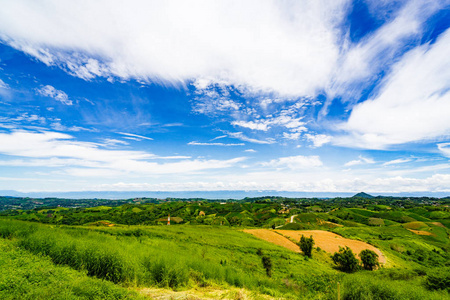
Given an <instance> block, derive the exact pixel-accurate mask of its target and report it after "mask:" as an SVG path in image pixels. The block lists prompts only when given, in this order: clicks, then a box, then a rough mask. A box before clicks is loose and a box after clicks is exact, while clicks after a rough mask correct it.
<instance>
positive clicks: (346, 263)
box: [331, 247, 359, 272]
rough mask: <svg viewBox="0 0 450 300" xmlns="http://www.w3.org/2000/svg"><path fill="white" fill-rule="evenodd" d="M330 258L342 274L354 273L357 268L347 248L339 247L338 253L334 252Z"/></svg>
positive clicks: (357, 264) (356, 261)
mask: <svg viewBox="0 0 450 300" xmlns="http://www.w3.org/2000/svg"><path fill="white" fill-rule="evenodd" d="M331 258H332V259H333V262H334V263H335V264H336V265H337V266H338V268H339V269H341V270H342V271H344V272H355V271H356V270H358V268H359V263H358V260H357V259H356V257H355V254H353V251H352V249H350V248H349V247H345V248H342V247H339V252H335V253H334V254H333V256H332V257H331Z"/></svg>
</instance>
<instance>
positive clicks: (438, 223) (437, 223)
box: [431, 222, 446, 228]
mask: <svg viewBox="0 0 450 300" xmlns="http://www.w3.org/2000/svg"><path fill="white" fill-rule="evenodd" d="M431 224H433V225H436V226H439V227H442V228H446V227H445V226H444V224H442V223H441V222H431Z"/></svg>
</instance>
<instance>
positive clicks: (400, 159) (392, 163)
mask: <svg viewBox="0 0 450 300" xmlns="http://www.w3.org/2000/svg"><path fill="white" fill-rule="evenodd" d="M410 161H411V159H410V158H399V159H394V160H390V161H387V162H385V163H383V166H390V165H398V164H404V163H407V162H410Z"/></svg>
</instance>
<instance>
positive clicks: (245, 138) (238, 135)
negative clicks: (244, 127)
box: [226, 131, 275, 144]
mask: <svg viewBox="0 0 450 300" xmlns="http://www.w3.org/2000/svg"><path fill="white" fill-rule="evenodd" d="M226 133H227V134H228V136H230V137H232V138H236V139H239V140H241V141H244V142H250V143H255V144H274V143H275V140H274V139H272V138H268V139H265V140H258V139H254V138H250V137H248V136H246V135H244V134H243V133H242V132H228V131H227V132H226Z"/></svg>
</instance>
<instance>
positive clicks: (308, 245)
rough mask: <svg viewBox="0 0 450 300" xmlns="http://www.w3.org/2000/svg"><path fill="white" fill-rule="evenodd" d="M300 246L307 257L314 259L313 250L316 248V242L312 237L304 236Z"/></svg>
mask: <svg viewBox="0 0 450 300" xmlns="http://www.w3.org/2000/svg"><path fill="white" fill-rule="evenodd" d="M299 246H300V249H301V250H302V251H303V253H304V254H305V255H306V256H307V257H309V258H311V257H312V249H313V246H314V240H313V237H312V236H310V237H309V238H307V237H304V236H303V235H302V237H301V238H300V242H299Z"/></svg>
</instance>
